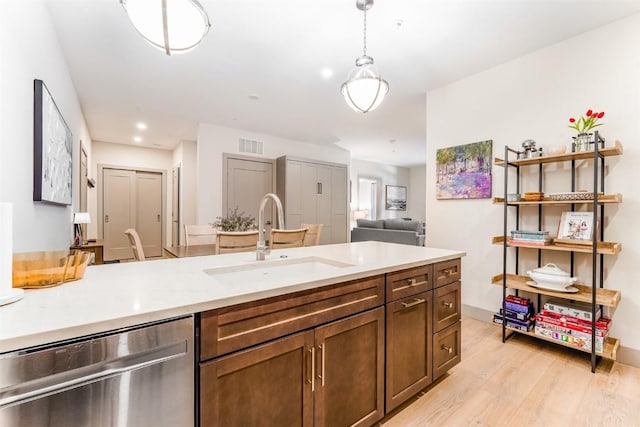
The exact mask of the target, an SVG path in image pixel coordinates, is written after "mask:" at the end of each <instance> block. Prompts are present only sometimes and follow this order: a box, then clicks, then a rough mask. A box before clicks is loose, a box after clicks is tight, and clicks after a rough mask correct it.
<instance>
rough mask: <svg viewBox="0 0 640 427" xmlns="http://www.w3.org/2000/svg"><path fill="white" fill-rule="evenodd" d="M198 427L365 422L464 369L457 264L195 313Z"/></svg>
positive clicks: (334, 425)
mask: <svg viewBox="0 0 640 427" xmlns="http://www.w3.org/2000/svg"><path fill="white" fill-rule="evenodd" d="M198 319H199V320H198V329H197V332H196V333H197V334H198V338H199V339H198V343H199V362H200V363H199V393H200V395H199V397H200V398H199V415H200V419H199V421H200V425H202V426H225V427H226V426H252V427H253V426H320V427H324V426H326V427H342V426H362V427H365V426H371V425H374V424H375V423H376V422H377V421H379V420H380V419H382V418H383V417H384V415H385V413H388V412H390V411H391V410H393V409H395V408H397V407H398V406H399V405H401V404H402V403H403V402H405V401H406V400H407V399H409V398H411V397H412V396H414V395H415V394H417V393H418V392H419V391H420V390H422V389H424V388H425V387H427V386H429V384H431V383H432V382H433V381H434V380H435V379H436V378H438V377H439V376H441V375H442V374H444V373H445V372H446V371H447V370H448V369H450V368H451V367H453V366H454V365H455V364H456V363H458V362H459V361H460V259H454V260H450V261H443V262H440V263H435V264H427V265H423V266H419V267H413V268H409V269H406V270H401V271H396V272H393V273H388V274H386V275H376V276H372V277H365V278H362V279H358V280H352V281H348V282H344V283H338V284H333V285H328V286H324V287H319V288H315V289H310V290H306V291H300V292H296V293H292V294H287V295H281V296H277V297H272V298H267V299H263V300H259V301H253V302H248V303H243V304H238V305H236V306H231V307H222V308H220V309H216V310H211V311H208V312H203V313H200V314H199V316H198Z"/></svg>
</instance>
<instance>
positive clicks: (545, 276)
mask: <svg viewBox="0 0 640 427" xmlns="http://www.w3.org/2000/svg"><path fill="white" fill-rule="evenodd" d="M527 275H528V276H529V277H531V278H532V279H533V280H535V282H536V283H539V284H541V285H546V286H550V287H556V288H566V287H567V286H570V285H571V284H573V283H575V282H576V280H578V278H577V277H570V276H569V273H567V272H566V271H563V270H561V269H560V268H558V267H557V266H556V265H555V264H547V265H545V266H544V267H540V268H536V269H533V270H529V271H527Z"/></svg>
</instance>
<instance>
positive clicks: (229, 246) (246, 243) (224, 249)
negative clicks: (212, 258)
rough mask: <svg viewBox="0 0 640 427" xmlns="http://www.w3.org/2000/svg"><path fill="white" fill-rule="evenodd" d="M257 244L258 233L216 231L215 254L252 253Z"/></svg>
mask: <svg viewBox="0 0 640 427" xmlns="http://www.w3.org/2000/svg"><path fill="white" fill-rule="evenodd" d="M257 244H258V231H218V232H216V249H215V254H216V255H218V254H229V253H234V252H248V251H254V250H256V246H257Z"/></svg>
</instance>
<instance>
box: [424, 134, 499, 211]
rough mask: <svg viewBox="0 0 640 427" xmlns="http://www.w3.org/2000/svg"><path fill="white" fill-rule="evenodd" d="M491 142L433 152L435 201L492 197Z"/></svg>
mask: <svg viewBox="0 0 640 427" xmlns="http://www.w3.org/2000/svg"><path fill="white" fill-rule="evenodd" d="M492 145H493V141H492V140H487V141H480V142H474V143H472V144H465V145H457V146H455V147H448V148H441V149H439V150H438V151H437V152H436V173H437V174H438V176H437V180H436V186H437V188H436V198H437V199H441V200H442V199H487V198H490V197H491V155H492V152H493V151H492V150H493V149H492Z"/></svg>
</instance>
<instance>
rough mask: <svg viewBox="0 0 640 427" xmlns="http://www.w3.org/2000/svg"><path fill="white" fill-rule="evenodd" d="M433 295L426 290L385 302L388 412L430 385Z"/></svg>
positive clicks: (386, 398) (386, 399)
mask: <svg viewBox="0 0 640 427" xmlns="http://www.w3.org/2000/svg"><path fill="white" fill-rule="evenodd" d="M432 298H433V297H432V292H431V291H427V292H422V293H419V294H416V295H414V296H412V297H407V298H405V299H401V300H399V301H395V302H392V303H389V304H387V346H386V350H387V387H386V396H385V401H386V410H387V412H389V411H391V410H392V409H394V408H396V407H397V406H398V405H400V404H402V403H403V402H405V401H406V400H407V399H409V398H410V397H412V396H413V395H415V394H416V393H418V392H419V391H420V390H422V389H423V388H425V387H426V386H428V385H429V384H431V381H432V378H433V376H432V373H431V366H432V361H431V357H432V353H433V349H432V348H431V345H432V344H431V343H432V339H431V338H432V337H431V334H432V325H431V318H432V316H431V311H432V301H433V299H432Z"/></svg>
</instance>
